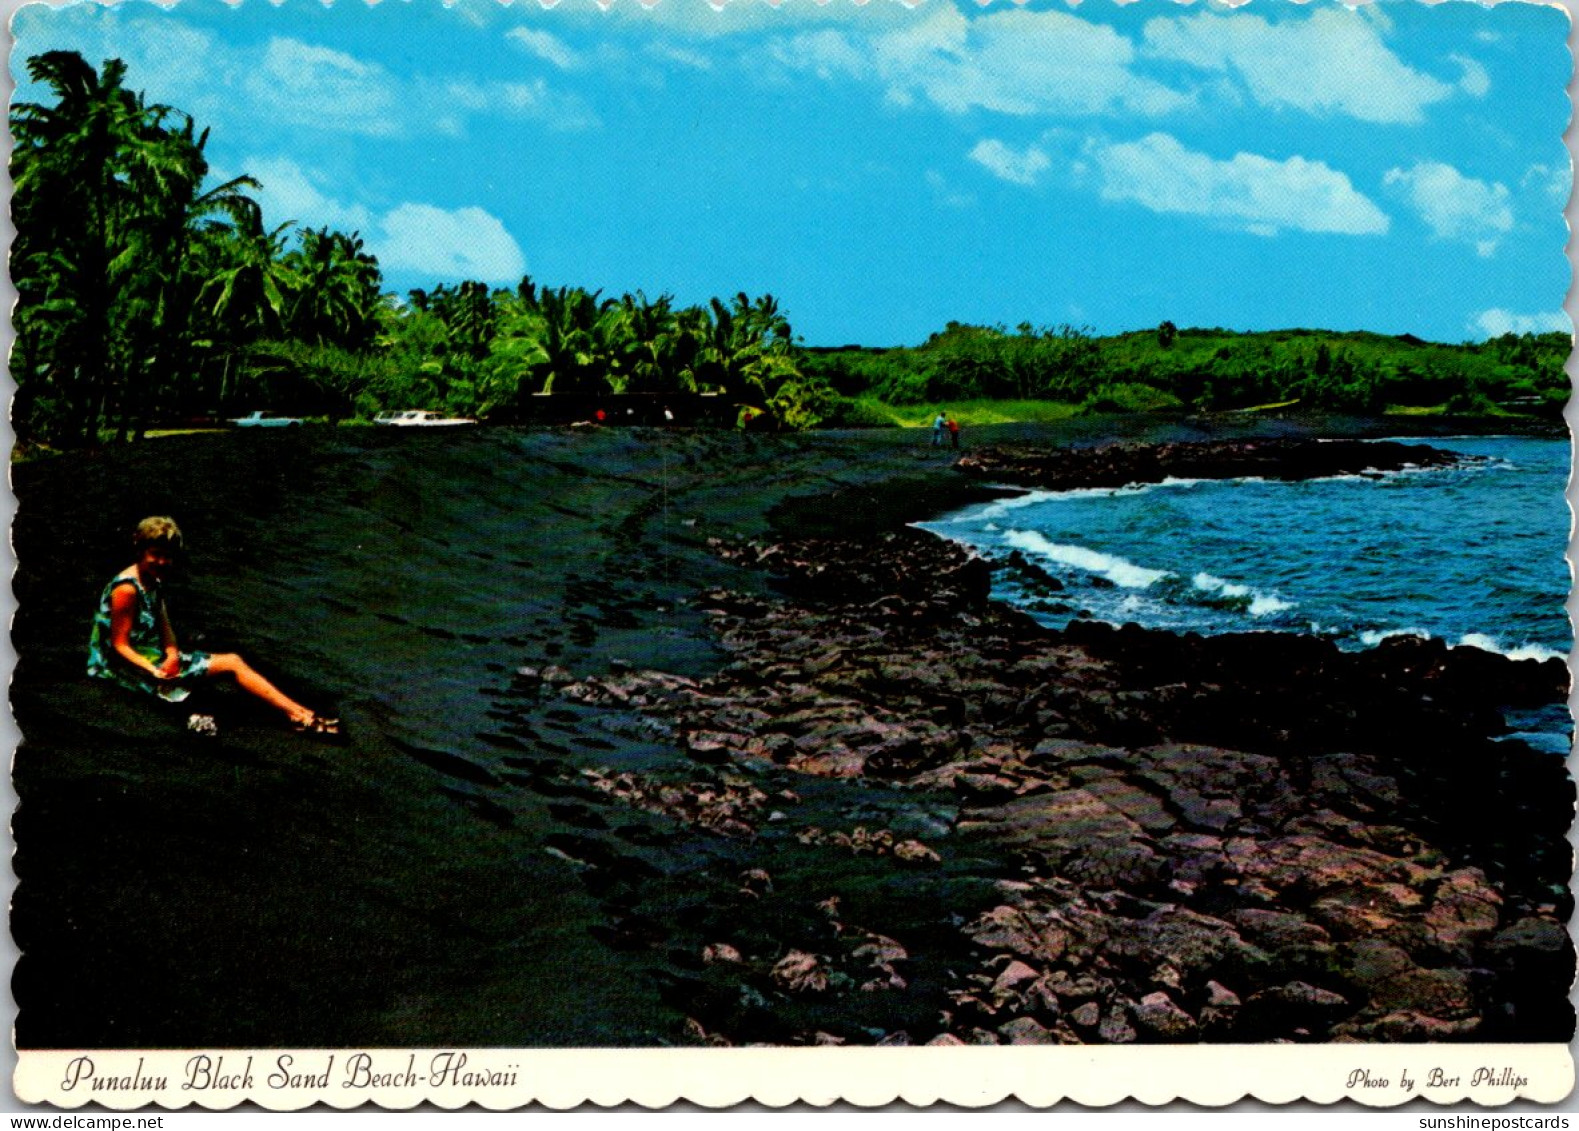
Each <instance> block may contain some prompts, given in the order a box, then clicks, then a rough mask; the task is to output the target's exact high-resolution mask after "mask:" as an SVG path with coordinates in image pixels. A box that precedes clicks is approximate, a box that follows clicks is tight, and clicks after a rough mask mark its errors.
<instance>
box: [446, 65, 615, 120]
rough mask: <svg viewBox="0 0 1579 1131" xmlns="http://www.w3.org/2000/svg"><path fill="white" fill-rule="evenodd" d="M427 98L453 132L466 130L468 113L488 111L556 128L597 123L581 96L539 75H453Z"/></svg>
mask: <svg viewBox="0 0 1579 1131" xmlns="http://www.w3.org/2000/svg"><path fill="white" fill-rule="evenodd" d="M426 101H427V102H428V104H429V105H431V106H432V107H433V109H434V111H435V112H437V114H438V116H437V117H436V118H435V119H434V121H435V124H439V125H441V126H442V125H443V124H444V123H446V122H447V123H449V126H450V128H448V129H446V130H445V132H447V133H452V134H460V133H463V132H465V128H464V121H465V118H466V116H467V114H483V113H490V112H491V113H492V114H493V115H494V116H503V117H509V118H524V119H528V120H531V121H538V122H542V123H544V124H545V125H547V126H548V127H550V128H551V129H555V130H566V131H569V130H586V129H593V128H595V127H596V126H597V125H598V124H599V123H598V116H597V115H596V114H595V113H594V112H593V110H592V108H591V107H590V106H588V105H587V104H586V103H585V102H584V101H582V99H581V98H580V97H578V96H577V95H574V94H569V93H566V92H564V91H560V90H558V89H556V88H554V87H551V86H549V85H548V83H547V82H545V81H544V80H543V79H541V78H536V79H531V80H529V81H527V82H489V83H478V82H471V81H468V80H464V79H456V80H452V81H449V82H445V83H443V84H441V85H440V86H439V87H438V88H437V89H435V90H433V91H431V92H429V94H428V97H427V99H426ZM456 111H462V112H463V113H460V114H457V113H456Z"/></svg>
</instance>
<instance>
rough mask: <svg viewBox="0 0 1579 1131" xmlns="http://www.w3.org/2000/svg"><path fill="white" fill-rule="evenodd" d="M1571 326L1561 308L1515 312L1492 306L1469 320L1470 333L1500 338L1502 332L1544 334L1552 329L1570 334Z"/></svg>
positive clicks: (1571, 323)
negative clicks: (1531, 312) (1523, 312)
mask: <svg viewBox="0 0 1579 1131" xmlns="http://www.w3.org/2000/svg"><path fill="white" fill-rule="evenodd" d="M1573 328H1574V327H1573V322H1572V321H1571V320H1570V319H1569V317H1568V315H1566V314H1564V313H1563V312H1562V311H1561V310H1547V311H1542V312H1541V313H1539V314H1515V313H1513V312H1512V311H1511V310H1501V309H1497V308H1493V309H1491V310H1482V311H1481V312H1480V313H1479V314H1477V315H1475V316H1474V317H1473V318H1471V319H1470V320H1469V331H1470V333H1472V334H1481V335H1484V336H1485V337H1487V338H1500V337H1502V335H1504V334H1545V333H1549V332H1551V331H1554V330H1555V331H1557V332H1559V333H1563V334H1571V333H1573Z"/></svg>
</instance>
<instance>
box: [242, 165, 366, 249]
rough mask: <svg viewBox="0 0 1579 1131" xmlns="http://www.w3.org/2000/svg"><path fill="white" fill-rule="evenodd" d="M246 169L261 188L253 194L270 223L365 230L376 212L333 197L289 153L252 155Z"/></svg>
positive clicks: (271, 224) (266, 221)
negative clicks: (282, 154)
mask: <svg viewBox="0 0 1579 1131" xmlns="http://www.w3.org/2000/svg"><path fill="white" fill-rule="evenodd" d="M246 171H247V172H248V173H250V174H252V176H253V177H255V178H256V179H257V181H258V183H259V184H260V185H262V188H260V189H259V190H258V191H257V192H255V193H252V194H250V195H252V196H254V197H255V198H256V199H257V201H258V203H259V204H260V205H262V207H263V217H264V222H265V223H266V224H268V226H269V227H271V228H272V227H273V226H274V225H276V224H283V223H284V222H285V221H287V220H290V221H294V222H295V223H297V224H299V225H301V226H302V227H305V228H322V227H330V228H338V229H341V230H342V231H359V232H362V233H363V234H366V233H367V232H368V231H370V230H371V229H372V227H373V215H372V213H371V212H369V211H368V210H367V209H366V208H365V207H363V206H362V205H359V204H348V203H346V202H344V201H340V200H335V199H334V198H332V197H330V196H329V195H328V193H327V192H325V191H324V189H323V187H322V186H321V185H320V184H319V183H317V182H316V181H315V180H314V178H312V177H311V176H310V175H309V174H308V173H307V172H306V171H305V170H304V169H303V168H302V167H301V166H300V165H298V164H296V162H294V161H292V160H291V159H290V158H288V157H253V158H249V159H248V160H247V162H246Z"/></svg>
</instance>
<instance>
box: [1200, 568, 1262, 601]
mask: <svg viewBox="0 0 1579 1131" xmlns="http://www.w3.org/2000/svg"><path fill="white" fill-rule="evenodd" d="M1192 580H1193V581H1194V582H1195V587H1196V588H1197V589H1204V590H1206V591H1207V592H1208V593H1221V594H1222V595H1223V596H1224V597H1248V596H1249V595H1250V586H1248V585H1235V584H1234V583H1233V582H1231V581H1224V580H1223V579H1222V578H1220V577H1213V576H1212V575H1211V574H1209V573H1198V574H1196V575H1195V577H1194V578H1193V579H1192Z"/></svg>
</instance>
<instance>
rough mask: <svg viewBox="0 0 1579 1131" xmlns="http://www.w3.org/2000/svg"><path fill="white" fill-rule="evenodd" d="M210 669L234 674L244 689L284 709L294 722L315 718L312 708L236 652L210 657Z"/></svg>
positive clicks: (270, 704) (272, 705) (275, 706)
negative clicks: (258, 671)
mask: <svg viewBox="0 0 1579 1131" xmlns="http://www.w3.org/2000/svg"><path fill="white" fill-rule="evenodd" d="M208 670H209V671H211V672H220V673H222V674H224V675H231V676H234V677H235V679H236V683H237V684H238V685H239V686H240V687H241V689H242V690H243V691H246V692H250V693H251V694H253V695H256V696H257V697H258V698H259V699H262V700H263V701H264V702H265V703H267V704H268V705H269V706H271V707H274V708H276V709H278V710H281V711H284V712H285V714H286V715H287V716H288V717H289V718H290V720H291V722H293V723H309V722H312V720H313V718H314V714H313V712H312V710H311V709H310V708H307V707H303V706H302V705H301V704H300V703H298V702H296V700H294V699H292V698H291V697H290V696H288V695H286V694H285V693H284V692H283V691H281V690H280V689H279V688H277V687H275V686H274V685H273V684H272V683H270V682H269V681H268V680H266V679H264V678H263V677H262V676H261V675H259V674H258V673H257V672H256V671H254V670H253V669H252V667H251V665H250V664H248V663H247V661H245V660H243V659H242V658H241V657H240V656H238V655H236V653H234V652H221V653H219V654H218V655H215V656H211V657H209V661H208Z"/></svg>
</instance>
